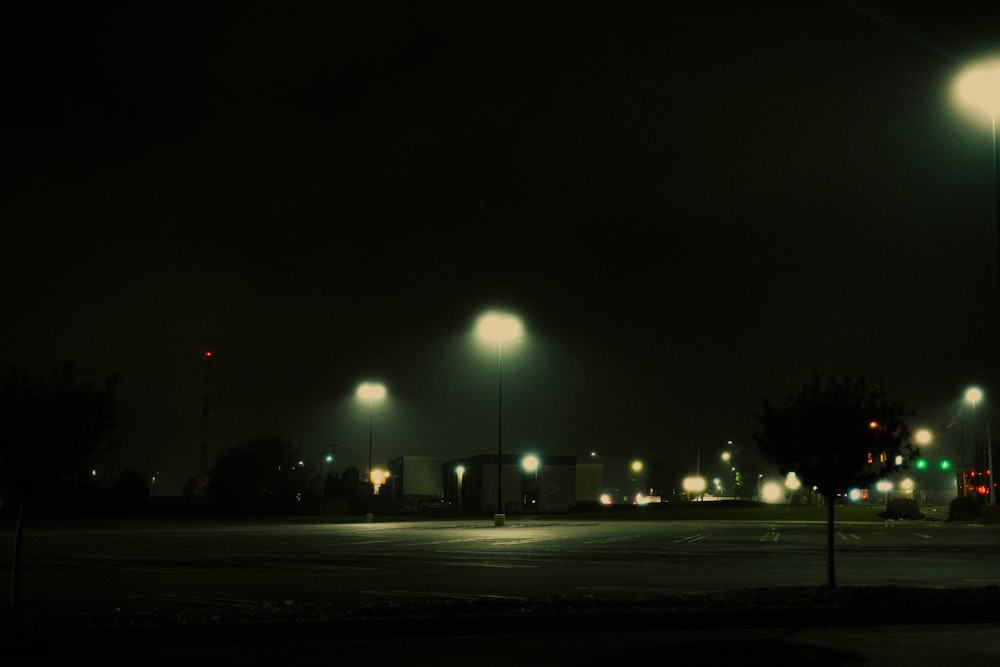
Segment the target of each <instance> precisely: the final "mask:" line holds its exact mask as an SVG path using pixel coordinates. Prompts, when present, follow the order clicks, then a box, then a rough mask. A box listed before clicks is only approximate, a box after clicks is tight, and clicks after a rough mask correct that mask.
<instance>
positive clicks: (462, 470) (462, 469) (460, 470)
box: [455, 466, 465, 511]
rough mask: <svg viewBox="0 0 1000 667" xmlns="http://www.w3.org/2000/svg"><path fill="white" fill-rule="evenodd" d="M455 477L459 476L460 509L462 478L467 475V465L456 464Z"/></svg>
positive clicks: (460, 505)
mask: <svg viewBox="0 0 1000 667" xmlns="http://www.w3.org/2000/svg"><path fill="white" fill-rule="evenodd" d="M455 477H457V478H458V504H457V507H458V510H459V511H461V509H462V478H463V477H465V466H455Z"/></svg>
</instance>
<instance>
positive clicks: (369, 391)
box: [356, 382, 385, 485]
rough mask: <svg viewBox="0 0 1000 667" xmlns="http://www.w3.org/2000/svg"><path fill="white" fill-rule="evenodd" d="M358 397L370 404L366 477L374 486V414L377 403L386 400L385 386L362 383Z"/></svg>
mask: <svg viewBox="0 0 1000 667" xmlns="http://www.w3.org/2000/svg"><path fill="white" fill-rule="evenodd" d="M356 395H357V397H358V398H359V399H361V400H362V401H366V402H367V403H368V471H367V474H366V475H365V476H366V477H367V478H368V483H369V484H371V485H374V484H375V482H374V480H372V440H373V438H372V434H373V430H374V429H373V422H374V419H373V417H372V413H373V412H374V410H373V408H374V404H375V401H381V400H382V399H383V398H385V385H383V384H381V383H379V382H362V383H361V384H360V385H358V389H357V392H356Z"/></svg>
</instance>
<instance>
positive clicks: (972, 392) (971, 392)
mask: <svg viewBox="0 0 1000 667" xmlns="http://www.w3.org/2000/svg"><path fill="white" fill-rule="evenodd" d="M982 399H983V392H982V391H981V390H980V389H979V388H978V387H969V388H968V389H966V390H965V400H967V401H968V402H969V403H972V452H973V454H972V456H973V461H974V466H975V467H976V468H978V467H979V434H978V432H977V431H976V404H977V403H979V401H981V400H982Z"/></svg>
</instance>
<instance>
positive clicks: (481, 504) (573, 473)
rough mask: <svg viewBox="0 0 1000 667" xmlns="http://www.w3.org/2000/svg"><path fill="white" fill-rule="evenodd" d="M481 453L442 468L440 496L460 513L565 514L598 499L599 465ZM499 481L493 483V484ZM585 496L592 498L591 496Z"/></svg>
mask: <svg viewBox="0 0 1000 667" xmlns="http://www.w3.org/2000/svg"><path fill="white" fill-rule="evenodd" d="M525 463H526V455H524V454H504V455H503V456H502V457H501V458H500V459H499V465H498V458H497V455H496V454H481V455H477V456H470V457H467V458H464V459H455V460H452V461H447V462H446V463H445V464H444V495H445V498H447V499H448V500H450V501H451V502H452V505H453V506H454V507H455V508H456V509H459V510H467V511H474V510H482V511H484V512H499V513H509V512H565V511H568V510H571V509H574V508H575V507H576V506H577V503H578V501H579V500H580V499H581V497H580V495H579V492H581V491H582V492H583V493H584V495H585V496H586V500H588V501H590V500H594V501H596V500H597V499H598V497H599V495H600V486H601V481H600V476H601V466H600V464H586V465H584V466H579V465H578V464H577V462H576V457H575V456H556V455H543V454H539V455H534V461H533V463H534V465H528V466H526V465H525ZM498 479H499V480H500V483H499V485H498V483H497V480H498ZM590 496H594V497H593V498H590Z"/></svg>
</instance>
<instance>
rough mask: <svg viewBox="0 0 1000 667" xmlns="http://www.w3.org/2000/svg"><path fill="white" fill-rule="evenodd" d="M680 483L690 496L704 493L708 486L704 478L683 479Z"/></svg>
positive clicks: (694, 476) (693, 476)
mask: <svg viewBox="0 0 1000 667" xmlns="http://www.w3.org/2000/svg"><path fill="white" fill-rule="evenodd" d="M682 483H683V485H684V490H685V491H687V492H688V493H690V494H692V495H698V494H701V493H704V492H705V489H706V488H707V486H708V484H707V482H706V481H705V478H704V477H698V476H696V475H692V476H691V477H685V478H684V481H683V482H682Z"/></svg>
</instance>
